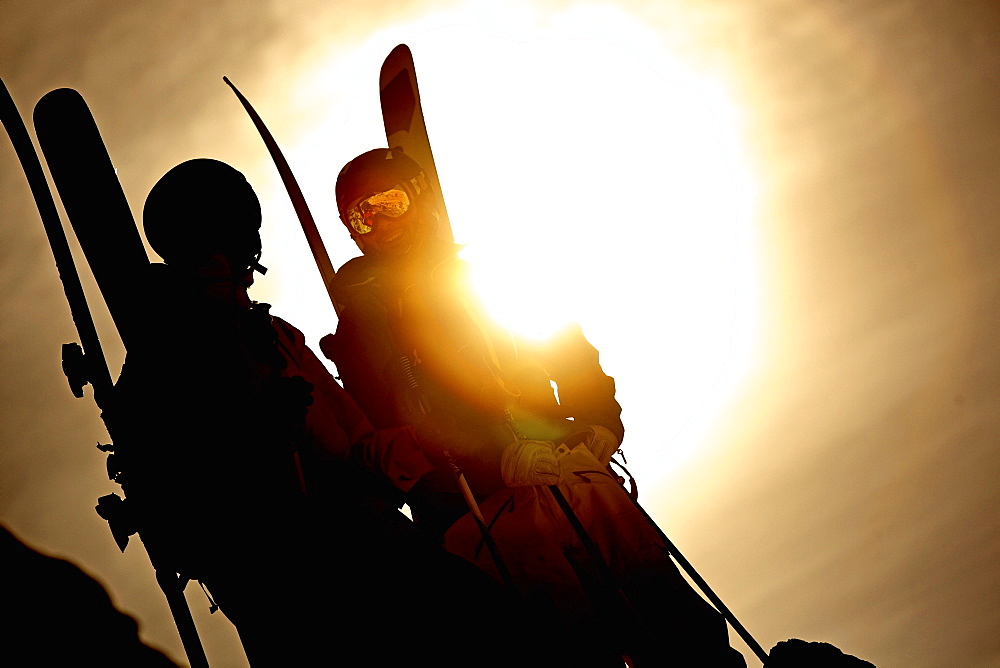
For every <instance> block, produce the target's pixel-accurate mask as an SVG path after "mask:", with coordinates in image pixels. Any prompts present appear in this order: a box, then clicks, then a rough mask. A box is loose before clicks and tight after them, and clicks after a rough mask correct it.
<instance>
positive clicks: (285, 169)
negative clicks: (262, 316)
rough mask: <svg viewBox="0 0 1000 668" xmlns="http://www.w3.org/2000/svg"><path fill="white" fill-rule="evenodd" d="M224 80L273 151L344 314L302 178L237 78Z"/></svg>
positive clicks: (325, 280) (325, 278) (337, 309)
mask: <svg viewBox="0 0 1000 668" xmlns="http://www.w3.org/2000/svg"><path fill="white" fill-rule="evenodd" d="M222 80H223V81H224V82H226V85H227V86H229V87H230V88H232V89H233V93H235V94H236V97H237V99H238V100H239V101H240V104H242V105H243V108H244V109H245V110H246V112H247V114H248V115H249V116H250V120H251V121H253V124H254V127H256V128H257V132H259V133H260V137H261V139H263V140H264V145H265V146H266V147H267V151H268V153H270V154H271V159H272V160H274V165H275V167H277V168H278V174H279V175H280V176H281V182H282V183H284V184H285V190H286V191H287V192H288V196H289V198H291V200H292V206H293V207H294V208H295V215H296V216H298V219H299V223H300V224H301V225H302V231H303V232H304V233H305V235H306V241H307V242H308V243H309V250H311V251H312V254H313V259H314V260H315V261H316V266H317V267H318V268H319V274H320V277H321V278H322V279H323V285H325V286H326V292H327V294H328V295H330V302H331V303H332V304H333V310H334V311H335V312H336V313H337V315H338V316H339V315H340V307H339V306H338V305H337V300H336V299H334V297H333V277H334V275H335V274H336V270H335V269H334V268H333V263H332V262H331V261H330V254H329V253H327V252H326V246H325V245H324V244H323V239H322V238H321V237H320V235H319V230H318V229H317V228H316V221H315V220H313V217H312V213H311V212H310V211H309V206H308V205H307V204H306V198H305V195H303V194H302V189H301V188H300V187H299V182H298V181H296V180H295V175H294V174H293V173H292V168H291V167H289V166H288V161H287V160H285V154H284V153H282V152H281V148H280V147H279V146H278V142H276V141H275V139H274V136H273V135H272V134H271V131H270V130H268V129H267V126H266V125H264V121H263V119H261V117H260V115H259V114H258V113H257V112H256V110H254V108H253V105H251V104H250V100H248V99H247V98H246V97H244V95H243V93H241V92H240V91H239V89H238V88H236V86H235V85H233V82H232V81H230V80H229V77H222Z"/></svg>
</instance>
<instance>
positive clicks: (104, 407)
mask: <svg viewBox="0 0 1000 668" xmlns="http://www.w3.org/2000/svg"><path fill="white" fill-rule="evenodd" d="M80 100H81V101H82V98H80ZM87 116H88V117H90V120H91V121H93V117H92V116H90V115H89V110H88V112H87ZM83 120H86V119H83ZM0 122H2V124H3V126H4V128H5V129H6V131H7V135H8V136H9V137H10V140H11V143H12V144H13V146H14V151H15V152H16V154H17V157H18V160H19V161H20V163H21V168H22V169H23V170H24V174H25V177H26V178H27V180H28V186H29V187H30V189H31V193H32V196H33V198H34V200H35V205H36V207H37V208H38V213H39V215H40V216H41V219H42V226H43V227H44V229H45V235H46V237H47V238H48V241H49V247H50V248H51V250H52V255H53V258H54V260H55V264H56V269H57V270H58V272H59V279H60V282H61V283H62V285H63V291H64V293H65V294H66V300H67V302H68V303H69V308H70V313H71V315H72V317H73V324H74V326H75V327H76V330H77V334H78V335H79V336H80V340H81V341H82V343H83V346H82V348H81V346H80V345H78V344H76V343H68V344H64V345H63V370H64V371H65V372H66V375H67V377H68V378H69V381H70V387H71V389H72V391H73V394H74V396H76V397H82V396H83V386H84V385H86V384H87V383H89V384H91V385H92V387H93V390H94V400H95V402H96V403H97V406H98V408H100V409H101V411H102V418H104V419H105V426H106V427H107V428H108V433H109V434H111V435H112V437H114V433H113V431H112V426H111V424H109V423H108V420H107V416H106V413H107V412H109V411H110V412H113V411H111V410H110V409H111V406H110V404H111V392H112V389H113V383H112V380H111V373H110V370H109V368H108V363H107V358H106V357H105V355H104V351H103V349H102V347H101V342H100V338H99V336H98V334H97V328H96V327H95V325H94V320H93V316H92V314H91V311H90V307H89V305H88V303H87V297H86V293H85V292H84V290H83V286H82V284H81V282H80V275H79V272H78V271H77V268H76V263H75V262H74V260H73V254H72V251H71V250H70V247H69V241H68V239H67V237H66V231H65V228H64V227H63V224H62V221H61V220H60V218H59V213H58V210H57V209H56V205H55V200H54V198H53V196H52V191H51V190H50V189H49V185H48V181H46V179H45V173H44V171H43V169H42V163H41V160H39V158H38V153H37V152H36V151H35V147H34V144H33V143H32V141H31V136H30V135H29V134H28V129H27V127H26V126H25V124H24V120H23V118H22V117H21V114H20V112H19V111H18V109H17V105H16V104H15V103H14V100H13V98H12V97H11V95H10V93H9V92H8V90H7V87H6V85H5V84H4V83H3V81H2V80H0ZM94 128H95V129H96V125H95V126H94ZM98 136H99V135H98ZM101 147H102V148H103V142H102V144H101ZM104 155H105V156H106V155H107V152H106V151H104ZM50 169H51V165H50ZM116 181H117V179H116ZM119 190H120V187H119ZM122 197H123V198H124V194H123V195H122ZM63 205H64V207H66V202H63ZM126 206H127V205H126ZM132 229H133V231H134V230H135V224H134V223H133V227H132ZM136 234H137V233H136ZM112 245H116V244H115V243H114V242H112ZM140 249H141V242H140ZM143 258H145V251H143ZM100 448H101V449H102V450H105V451H110V452H112V453H113V450H114V448H113V447H112V446H100ZM111 457H114V454H111V455H109V460H110V458H111ZM110 470H111V466H110V462H109V472H110ZM123 510H124V502H123V501H122V499H121V498H120V497H119V496H118V495H117V494H109V495H107V496H104V497H101V498H100V499H98V506H97V511H98V514H100V515H101V517H103V518H104V519H106V520H107V521H108V524H109V525H110V527H111V531H112V535H113V536H114V539H115V542H116V543H117V545H118V547H119V548H120V549H121V550H123V551H124V550H125V546H126V545H127V544H128V539H129V535H130V534H132V533H134V532H135V528H134V525H133V524H132V522H131V521H130V519H129V518H128V516H127V513H123V512H122V511H123ZM146 549H147V553H148V550H149V548H148V546H147V547H146ZM149 556H150V560H151V562H152V563H153V567H154V569H155V571H156V580H157V584H158V585H159V586H160V589H161V590H162V591H163V593H164V595H165V596H166V598H167V604H168V605H169V607H170V611H171V613H172V614H173V617H174V623H175V624H176V626H177V630H178V633H179V634H180V637H181V642H182V644H183V646H184V650H185V652H186V654H187V657H188V661H189V662H190V664H191V666H193V667H194V666H197V667H198V668H201V667H203V666H204V667H207V666H208V659H207V657H206V656H205V650H204V648H203V647H202V645H201V640H200V638H199V637H198V631H197V629H196V628H195V625H194V619H193V618H192V617H191V610H190V608H188V606H187V601H186V599H185V598H184V585H185V584H186V582H185V581H184V580H182V579H181V578H180V577H179V576H178V575H177V573H176V572H172V570H171V569H169V568H164V567H163V566H162V564H160V563H159V561H158V560H157V559H156V558H155V557H154V555H153V554H150V555H149Z"/></svg>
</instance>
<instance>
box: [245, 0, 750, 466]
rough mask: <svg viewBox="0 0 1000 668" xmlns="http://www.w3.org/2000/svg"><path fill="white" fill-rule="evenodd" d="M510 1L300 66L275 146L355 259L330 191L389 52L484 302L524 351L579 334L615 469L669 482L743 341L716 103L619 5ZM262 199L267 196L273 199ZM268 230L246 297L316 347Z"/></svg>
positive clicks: (708, 420) (733, 195)
mask: <svg viewBox="0 0 1000 668" xmlns="http://www.w3.org/2000/svg"><path fill="white" fill-rule="evenodd" d="M516 6H517V7H518V8H519V9H518V11H515V12H514V13H513V14H511V13H510V11H509V10H510V7H505V11H504V13H503V14H502V15H500V14H496V15H494V14H491V13H490V12H489V10H488V9H485V8H484V7H483V6H482V5H481V3H476V2H469V3H467V4H466V5H463V6H460V7H459V8H457V9H454V10H451V11H449V12H442V13H440V14H435V15H433V16H431V17H429V18H428V17H425V18H424V19H422V20H421V21H420V22H418V23H414V24H405V25H404V24H400V25H397V26H395V27H393V28H392V29H389V30H386V31H384V32H382V33H378V34H377V35H375V36H373V37H371V38H370V39H368V40H367V41H366V42H364V43H363V44H356V45H337V46H334V47H331V49H332V50H331V51H328V52H326V53H324V54H317V57H316V64H315V67H314V69H313V71H311V72H309V73H308V74H307V75H305V76H303V77H302V83H301V86H300V88H299V91H300V94H299V96H298V97H296V99H293V100H291V101H285V102H286V103H289V104H290V105H291V110H290V111H288V112H287V113H288V114H289V115H290V117H295V116H296V115H297V114H299V115H301V116H302V117H308V118H312V119H313V121H314V122H315V125H314V127H313V128H312V130H310V131H309V132H308V133H307V134H305V135H302V134H300V135H298V136H297V137H296V136H295V135H294V134H291V135H289V134H288V133H285V134H283V135H282V136H283V137H285V140H284V143H285V144H286V149H285V150H286V153H287V155H288V158H289V161H290V163H291V164H292V166H293V169H296V172H297V174H298V176H299V179H300V182H301V184H302V187H303V190H304V191H305V193H306V196H307V198H308V199H309V202H310V206H311V207H312V209H313V213H314V215H315V217H316V219H317V221H318V224H319V225H320V228H321V230H322V231H323V234H324V237H325V239H326V242H327V245H328V248H329V249H330V254H331V256H332V258H333V261H334V264H335V265H336V266H339V265H340V264H342V263H343V262H344V261H346V260H347V259H348V258H350V257H352V256H354V255H356V254H357V249H356V247H355V246H354V245H353V243H352V242H351V241H350V240H349V239H348V236H347V234H346V232H345V231H344V229H343V227H342V226H341V224H340V222H339V220H338V219H337V214H336V209H335V206H334V203H333V196H332V190H333V188H332V186H333V183H334V180H335V178H336V174H337V172H338V171H339V169H340V167H341V166H342V165H343V164H344V163H345V162H347V161H348V160H349V159H351V158H352V157H354V156H355V155H358V154H359V153H361V152H363V151H365V150H367V149H370V148H374V147H376V146H382V145H385V136H384V134H383V131H382V125H381V115H380V111H379V108H378V84H377V81H378V71H379V67H380V66H381V62H382V59H383V58H384V57H385V55H386V54H388V52H389V51H390V50H391V49H392V47H393V46H395V45H396V44H397V43H400V42H405V43H407V44H408V45H409V46H410V48H411V50H412V51H413V54H414V60H415V63H416V67H417V75H418V79H419V83H420V89H421V97H422V103H423V109H424V115H425V120H426V124H427V128H428V133H429V135H430V137H431V142H432V144H433V148H434V154H435V159H436V163H437V168H438V172H439V175H440V178H441V183H442V190H443V194H444V197H445V200H446V202H447V207H448V212H449V215H450V217H451V221H452V226H453V229H454V233H455V239H456V241H458V242H459V243H464V244H467V246H466V248H465V249H464V250H463V251H462V256H463V257H464V258H465V259H466V260H468V261H469V262H470V264H471V265H472V277H473V281H474V284H475V287H476V289H477V291H478V293H479V294H480V296H481V298H482V300H483V302H484V304H485V305H486V306H487V307H488V309H489V310H490V311H491V313H492V314H493V315H494V317H496V318H497V319H498V320H499V321H500V322H502V323H503V324H505V325H506V326H508V327H510V328H511V329H513V330H515V331H518V332H520V333H522V334H524V335H526V336H532V337H544V336H546V335H548V334H550V333H552V332H553V331H554V330H555V329H557V328H558V327H560V326H561V325H563V324H565V323H567V322H570V321H576V322H579V323H581V324H582V325H583V328H584V332H585V333H586V334H587V336H588V338H589V339H590V340H591V341H592V342H593V343H594V344H595V345H596V346H597V348H598V349H599V350H600V351H601V359H602V363H603V365H604V367H605V370H606V371H607V372H608V373H609V374H610V375H613V376H615V378H616V380H617V385H618V396H619V401H620V403H621V404H622V406H623V407H624V409H625V413H624V416H623V419H625V421H626V428H627V430H628V432H629V436H628V437H627V442H626V443H625V446H626V451H627V452H628V454H629V457H630V458H632V459H637V460H640V461H642V460H644V461H645V462H646V463H647V464H651V465H655V468H656V469H657V470H658V471H659V472H661V473H664V472H671V471H673V470H675V469H677V468H678V467H679V466H680V465H682V464H683V463H684V462H686V461H688V460H689V459H690V457H691V456H692V455H693V454H695V452H696V451H697V450H698V448H699V447H700V446H701V445H702V444H703V442H704V441H705V439H706V437H707V433H708V430H709V429H710V427H711V425H712V424H713V423H714V422H715V421H716V420H717V418H718V415H719V413H720V411H721V410H722V409H723V408H724V406H725V403H726V402H727V401H728V400H729V399H730V398H731V396H732V393H733V392H734V390H735V389H736V388H737V387H738V385H739V383H740V381H741V380H742V379H743V378H744V377H745V376H746V375H747V373H748V372H749V370H750V368H751V365H752V362H753V355H754V353H755V350H756V345H757V329H758V315H757V310H758V306H757V300H758V296H757V281H758V277H757V268H756V250H755V247H754V238H753V230H752V222H753V221H752V214H753V207H754V193H753V183H752V179H751V175H750V170H749V167H748V166H747V162H746V159H745V158H744V156H743V154H742V150H743V148H742V145H741V141H740V137H739V130H740V127H739V123H740V119H739V117H738V113H737V109H736V107H735V106H734V105H733V104H732V102H731V101H730V100H729V99H728V97H727V93H726V91H725V89H724V88H723V86H722V85H721V84H720V83H719V82H718V81H717V80H715V79H714V78H712V77H710V76H708V75H704V74H701V73H699V72H697V71H695V70H694V69H693V67H692V66H689V65H687V64H686V63H685V62H684V61H682V60H680V59H679V58H677V57H676V56H673V55H671V54H670V53H668V52H667V51H666V50H665V49H664V47H663V45H662V43H661V40H660V38H659V37H658V35H657V33H655V32H654V31H653V30H651V29H650V28H648V27H647V26H645V25H644V24H643V23H642V22H641V21H640V20H639V19H637V18H636V17H634V16H633V15H631V14H629V13H628V12H627V10H625V9H623V8H619V7H616V6H615V5H610V4H604V5H600V4H598V5H587V6H585V7H578V8H570V9H564V10H553V11H543V10H541V9H536V8H532V7H531V6H530V5H527V4H524V5H516ZM512 17H513V18H512ZM297 122H298V123H299V124H300V125H299V126H297V127H299V128H301V124H302V118H301V117H300V118H298V119H297ZM290 131H291V132H292V133H294V132H295V126H290ZM276 134H278V133H277V132H276ZM267 168H268V167H267V166H263V167H262V169H267ZM264 181H265V182H269V183H270V182H272V179H271V178H270V177H268V178H266V179H265V180H264ZM275 183H276V182H275ZM274 188H275V189H274V190H273V192H270V193H269V192H267V191H266V190H265V191H264V192H263V193H262V194H263V195H264V198H265V199H266V200H272V199H273V200H275V201H279V200H281V199H286V200H287V197H286V196H285V195H284V192H283V191H281V190H280V184H276V185H275V186H274ZM265 206H267V205H266V204H265ZM281 206H284V205H281ZM267 219H268V214H267V212H266V211H265V220H267ZM272 219H283V221H282V225H280V226H278V225H275V226H274V227H275V228H279V227H280V229H272V230H270V231H268V230H266V229H265V234H266V235H268V234H269V235H270V236H265V248H267V249H268V256H269V257H270V258H272V260H271V261H272V262H273V263H274V264H275V265H276V266H280V267H281V268H282V271H281V274H282V275H281V276H280V277H277V280H273V279H272V278H271V277H268V281H267V282H268V283H271V288H270V289H271V290H273V291H274V292H273V293H272V294H271V295H265V297H264V299H265V300H266V299H267V297H268V296H271V298H273V300H274V303H275V304H277V305H280V306H281V308H280V309H276V311H277V312H279V313H280V314H282V315H285V314H289V315H288V317H289V318H290V319H291V320H293V321H294V322H296V323H298V324H299V326H300V327H302V328H303V329H304V331H305V332H306V334H307V337H308V338H309V340H310V342H311V343H315V341H316V339H318V338H319V337H320V336H322V335H323V334H324V333H326V332H329V331H332V330H333V328H334V327H335V316H334V315H333V312H332V309H329V308H328V306H327V304H328V299H327V298H326V297H325V295H324V293H323V292H322V286H321V285H320V282H319V279H318V274H317V273H316V271H315V269H314V267H313V266H312V261H311V258H310V257H309V256H308V251H307V250H305V245H304V241H303V239H302V235H301V233H300V232H299V231H298V229H297V225H296V224H295V223H294V221H293V220H290V216H289V215H288V213H287V211H286V209H281V211H280V213H278V212H276V213H275V214H274V218H272ZM276 256H277V259H274V258H275V257H276ZM265 259H267V258H265ZM258 298H261V297H260V296H258Z"/></svg>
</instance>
